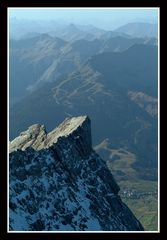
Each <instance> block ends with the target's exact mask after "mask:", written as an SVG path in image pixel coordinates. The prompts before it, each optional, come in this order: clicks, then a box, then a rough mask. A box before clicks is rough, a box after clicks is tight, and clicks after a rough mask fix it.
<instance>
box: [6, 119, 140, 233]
mask: <svg viewBox="0 0 167 240" xmlns="http://www.w3.org/2000/svg"><path fill="white" fill-rule="evenodd" d="M14 143H15V149H20V150H21V151H13V152H11V153H10V155H9V161H10V173H9V174H10V177H9V179H10V183H9V184H10V200H9V206H10V214H9V215H10V230H12V231H15V230H18V231H19V230H22V231H43V230H46V231H55V230H58V231H71V230H72V231H83V230H84V231H85V230H88V231H91V230H93V231H97V230H98V231H100V230H103V231H115V230H116V231H126V230H131V231H132V230H136V231H141V230H143V227H142V225H141V224H140V222H139V221H138V220H137V219H136V218H135V216H134V215H133V214H132V212H131V211H130V210H129V209H128V207H127V206H126V205H125V204H124V203H123V202H122V201H121V198H120V196H119V195H118V192H119V186H118V185H117V183H116V182H115V180H114V178H113V176H112V174H111V172H110V171H109V169H108V168H107V166H106V163H105V161H103V160H102V159H101V158H100V156H98V155H97V154H96V153H95V151H93V149H92V144H91V129H90V119H89V118H88V117H87V116H79V117H72V118H68V119H65V121H64V122H63V123H62V124H60V125H59V126H58V127H57V128H56V129H54V130H53V131H52V132H50V133H49V134H46V132H45V128H44V126H43V125H39V124H35V125H32V126H31V127H29V128H28V130H27V131H25V132H23V133H21V134H20V136H19V137H18V139H17V138H16V139H15V140H14V141H13V142H12V143H11V146H12V147H13V150H14ZM27 146H29V147H31V148H27ZM40 149H41V151H39V150H40Z"/></svg>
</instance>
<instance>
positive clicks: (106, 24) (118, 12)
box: [9, 8, 158, 30]
mask: <svg viewBox="0 0 167 240" xmlns="http://www.w3.org/2000/svg"><path fill="white" fill-rule="evenodd" d="M9 17H10V18H17V19H31V20H37V19H38V20H39V19H41V20H58V21H62V22H64V23H69V22H73V23H77V24H85V25H87V24H92V25H95V26H97V27H101V28H104V29H107V30H108V29H110V30H111V29H114V28H116V27H118V26H120V25H123V24H126V23H128V22H134V21H136V22H151V23H155V22H157V19H158V9H156V8H154V9H153V8H144V9H143V8H137V9H136V8H122V9H121V8H98V9H97V8H93V9H92V8H75V9H74V8H50V9H49V8H9Z"/></svg>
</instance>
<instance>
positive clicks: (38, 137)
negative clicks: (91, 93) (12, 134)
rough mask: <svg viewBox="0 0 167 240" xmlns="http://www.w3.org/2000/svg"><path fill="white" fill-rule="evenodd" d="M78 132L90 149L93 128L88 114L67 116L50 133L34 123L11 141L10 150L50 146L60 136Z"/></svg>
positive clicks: (66, 136) (68, 135)
mask: <svg viewBox="0 0 167 240" xmlns="http://www.w3.org/2000/svg"><path fill="white" fill-rule="evenodd" d="M75 132H77V134H79V135H82V136H84V140H83V141H84V144H85V143H86V147H87V148H88V149H90V148H91V147H92V144H91V130H90V119H89V117H88V116H79V117H71V118H66V119H65V120H64V121H63V122H62V123H61V124H60V125H59V126H58V127H57V128H55V129H54V130H53V131H51V132H50V133H48V134H47V133H46V129H45V126H44V125H40V124H34V125H32V126H30V127H29V128H28V129H27V130H26V131H24V132H21V133H20V135H19V136H18V137H17V138H15V139H14V140H13V141H11V142H10V145H9V147H10V152H13V151H16V150H18V149H20V150H23V151H24V150H26V149H27V148H28V147H32V148H33V149H35V150H41V149H43V148H49V147H51V146H52V145H54V144H55V143H57V142H58V140H59V139H60V138H63V137H64V138H68V137H70V135H75Z"/></svg>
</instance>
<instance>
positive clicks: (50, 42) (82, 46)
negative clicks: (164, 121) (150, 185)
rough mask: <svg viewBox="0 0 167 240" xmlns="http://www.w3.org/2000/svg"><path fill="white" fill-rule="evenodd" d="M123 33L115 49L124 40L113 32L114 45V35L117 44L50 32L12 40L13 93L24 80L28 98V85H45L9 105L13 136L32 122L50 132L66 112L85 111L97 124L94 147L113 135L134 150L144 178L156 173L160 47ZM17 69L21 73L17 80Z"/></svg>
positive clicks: (118, 142) (112, 139) (116, 141)
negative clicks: (66, 37) (66, 38)
mask: <svg viewBox="0 0 167 240" xmlns="http://www.w3.org/2000/svg"><path fill="white" fill-rule="evenodd" d="M119 39H121V41H120V43H121V42H122V45H121V46H122V49H123V51H121V52H120V51H117V50H116V52H113V49H114V51H115V49H116V48H117V46H116V43H118V45H119V46H120V43H119V41H115V38H114V40H113V42H114V44H115V47H114V44H112V39H110V41H109V42H110V44H111V45H110V44H107V45H105V44H104V42H103V43H101V41H100V40H94V41H93V42H88V41H86V40H82V41H76V42H74V43H73V44H69V43H66V42H64V41H63V40H60V39H57V38H56V39H55V38H52V37H49V36H47V35H42V36H38V37H37V38H36V40H34V38H32V39H29V41H30V42H31V41H32V42H31V43H26V44H25V43H24V41H28V40H20V41H21V43H22V44H19V45H18V46H17V42H15V41H12V43H11V47H12V48H11V58H10V61H13V62H11V63H10V66H11V68H13V69H10V71H11V73H10V76H11V77H10V89H11V92H10V93H11V94H12V91H13V90H14V89H15V88H16V90H18V87H19V84H20V83H24V85H21V84H20V89H19V91H18V92H19V94H20V93H21V94H22V96H25V93H26V88H28V87H29V85H30V84H32V87H33V86H34V85H36V84H37V83H40V82H41V81H42V82H43V84H39V85H38V86H37V87H36V88H34V89H35V90H34V91H33V92H31V93H29V94H27V96H26V97H25V98H23V99H22V100H21V101H20V102H18V103H17V104H15V105H13V107H11V109H10V138H11V139H12V138H14V137H16V136H17V135H18V134H19V133H20V131H22V130H23V129H25V128H26V127H28V126H29V125H31V124H33V123H34V122H39V123H40V122H41V123H45V125H46V126H47V128H48V130H50V129H51V128H53V126H55V124H58V123H59V122H61V121H62V120H63V119H64V118H65V117H67V116H71V115H76V114H87V115H89V116H90V117H91V119H92V122H93V126H94V127H93V129H92V131H93V135H94V138H93V144H94V146H95V145H97V144H99V143H100V142H102V141H104V139H106V138H108V139H109V141H110V142H111V144H112V148H119V147H123V148H125V149H128V150H130V151H131V152H133V153H135V155H136V161H135V163H134V164H133V167H134V168H136V169H138V177H141V178H146V179H147V178H148V179H156V177H157V175H156V172H157V114H155V113H156V111H157V78H158V73H157V46H153V45H150V44H143V43H145V42H144V41H145V40H143V41H142V40H141V39H140V40H139V39H137V40H134V41H132V39H129V41H128V40H127V39H126V40H125V42H124V41H123V39H122V37H121V38H120V37H118V40H119ZM33 41H34V43H33ZM135 41H139V43H138V44H136V43H135ZM141 42H142V44H141ZM24 44H25V46H24ZM89 44H90V45H89ZM13 46H14V47H13ZM34 46H35V47H34ZM57 46H59V47H57ZM91 46H92V47H91ZM93 47H94V48H93ZM26 48H27V49H26ZM107 48H108V49H109V50H107V52H106V51H105V50H104V49H107ZM111 48H113V49H112V51H111ZM46 49H47V50H46ZM97 50H98V51H97ZM100 52H102V53H100ZM16 56H17V57H16ZM15 64H18V66H17V67H18V68H17V70H16V67H14V66H15ZM19 64H20V65H19ZM23 67H24V68H23ZM31 69H34V70H33V71H34V72H31V71H30V70H31ZM20 70H21V74H22V75H21V76H22V77H20V76H19V75H20ZM13 71H15V73H17V75H18V78H13ZM62 73H63V74H65V75H64V76H63V75H62ZM31 74H32V76H36V77H35V78H34V79H32V77H31ZM35 74H36V75H35ZM37 74H39V75H37ZM19 79H20V83H19ZM23 79H24V81H23ZM30 79H31V82H30ZM44 82H45V83H44ZM14 86H16V87H14ZM15 96H17V94H16V95H15ZM19 97H21V96H19ZM11 99H12V98H11ZM143 102H144V103H143ZM143 104H144V105H143ZM148 149H149V151H148ZM143 167H144V168H143ZM143 169H144V170H143Z"/></svg>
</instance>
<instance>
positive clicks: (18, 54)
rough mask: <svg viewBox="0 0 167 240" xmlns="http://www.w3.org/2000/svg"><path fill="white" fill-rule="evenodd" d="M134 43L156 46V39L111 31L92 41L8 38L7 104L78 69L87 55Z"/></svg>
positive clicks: (114, 49)
mask: <svg viewBox="0 0 167 240" xmlns="http://www.w3.org/2000/svg"><path fill="white" fill-rule="evenodd" d="M72 28H73V27H72ZM70 29H71V28H70ZM71 36H72V35H71ZM67 39H68V38H67ZM68 40H69V39H68ZM134 44H146V45H156V44H157V39H156V38H150V39H145V38H126V37H123V36H116V35H114V36H111V32H109V33H108V35H107V34H105V38H104V36H103V38H100V39H95V40H92V41H88V40H85V39H81V40H77V41H75V42H72V43H71V42H68V41H65V40H62V39H60V38H57V37H51V36H50V35H48V34H37V35H36V36H33V37H32V36H31V37H30V38H24V39H21V40H13V39H11V40H10V59H9V60H10V66H9V67H10V69H9V70H10V106H11V105H13V104H14V103H15V102H17V101H18V100H20V99H21V98H22V97H24V96H25V95H26V94H27V93H29V91H30V90H33V89H35V88H36V87H38V86H41V84H44V83H45V82H50V81H53V80H56V79H57V77H60V76H61V75H68V74H70V73H71V72H72V71H76V70H77V69H79V68H81V66H82V64H83V63H85V62H86V61H87V60H88V59H89V58H90V57H91V56H93V55H95V54H99V53H103V52H122V51H124V50H126V49H128V48H129V47H131V46H133V45H134ZM23 79H24V81H23Z"/></svg>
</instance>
